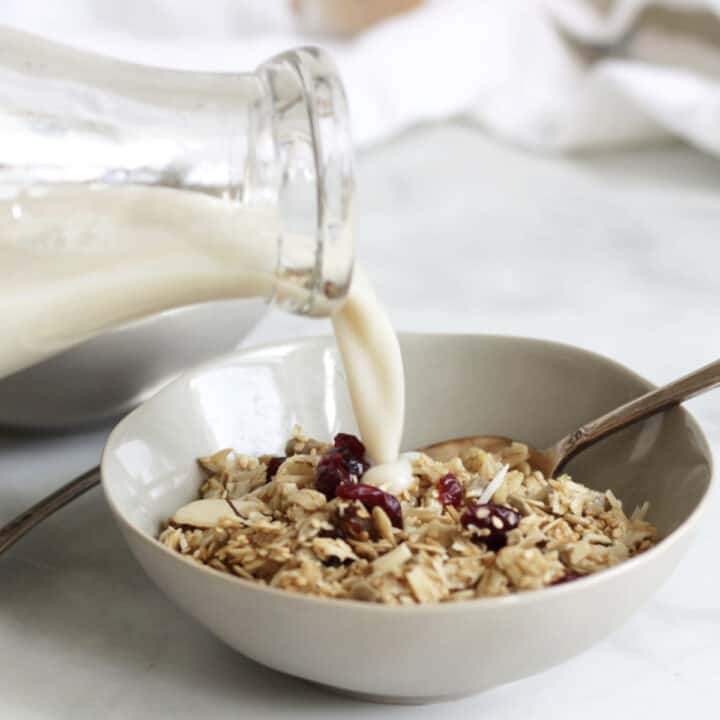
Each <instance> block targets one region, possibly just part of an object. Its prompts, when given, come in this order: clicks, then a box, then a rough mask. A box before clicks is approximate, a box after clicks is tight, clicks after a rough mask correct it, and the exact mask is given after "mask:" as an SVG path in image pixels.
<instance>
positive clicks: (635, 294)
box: [0, 125, 720, 720]
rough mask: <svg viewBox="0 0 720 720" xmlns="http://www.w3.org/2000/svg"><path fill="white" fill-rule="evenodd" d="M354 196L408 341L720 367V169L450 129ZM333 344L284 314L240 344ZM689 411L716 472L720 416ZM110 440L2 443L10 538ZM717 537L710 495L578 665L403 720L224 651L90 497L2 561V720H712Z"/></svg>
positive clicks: (715, 404) (688, 154) (404, 155)
mask: <svg viewBox="0 0 720 720" xmlns="http://www.w3.org/2000/svg"><path fill="white" fill-rule="evenodd" d="M358 177H359V212H358V223H359V239H358V244H359V248H360V250H359V253H360V256H361V258H362V260H363V261H364V263H365V264H366V266H367V267H368V269H369V272H370V275H371V277H373V278H374V280H375V282H376V284H377V286H378V289H379V292H380V294H381V295H382V296H383V297H384V298H385V299H386V301H387V304H388V306H389V308H390V311H391V314H392V316H393V319H394V321H395V322H396V324H397V326H398V327H399V328H401V329H407V330H445V331H466V332H493V333H504V334H518V335H532V336H536V337H547V338H551V339H556V340H562V341H567V342H571V343H575V344H578V345H581V346H584V347H586V348H589V349H591V350H595V351H598V352H601V353H605V354H607V355H611V356H612V357H615V358H617V359H618V360H620V361H621V362H623V363H625V364H627V365H629V366H630V367H632V368H633V369H634V370H636V371H638V372H640V373H641V374H643V375H645V376H647V377H648V378H650V379H651V380H653V381H655V382H658V383H661V382H664V381H668V380H670V379H672V378H674V377H676V376H679V375H681V374H683V373H684V372H686V371H689V370H691V369H694V368H697V367H699V366H701V365H703V364H704V363H707V362H709V361H711V360H713V359H715V358H718V357H720V332H719V331H718V328H717V321H718V317H719V313H718V310H720V276H719V272H720V270H719V269H720V243H718V242H717V228H719V227H720V202H718V191H720V161H718V160H712V159H709V158H706V157H703V156H701V155H699V154H698V153H696V152H694V151H692V150H689V149H687V148H685V147H682V146H671V147H662V148H661V147H658V148H654V149H645V150H638V151H635V152H633V153H626V154H621V153H618V154H606V155H604V156H603V157H602V158H594V159H593V158H573V159H562V158H545V157H538V156H532V155H528V154H525V153H523V152H521V151H519V150H516V149H512V148H508V147H504V146H502V145H500V144H497V143H493V142H491V141H489V140H488V139H487V138H485V137H483V136H482V135H481V134H479V133H478V132H477V131H475V130H472V129H470V128H466V127H463V126H462V125H446V126H440V127H435V128H426V129H418V130H416V131H413V132H411V133H408V134H406V135H405V136H403V137H402V138H399V139H397V140H396V141H394V142H393V143H391V144H389V145H385V146H383V147H379V148H376V149H375V150H373V151H371V152H369V153H367V154H365V155H363V156H362V157H361V158H360V159H359V163H358ZM327 330H328V327H327V325H326V323H325V322H324V321H310V320H306V319H302V318H293V317H289V316H284V315H282V314H280V313H278V312H273V313H271V314H270V315H269V316H268V317H267V318H266V320H265V321H264V322H263V323H262V324H261V326H260V327H259V328H258V329H257V330H256V331H255V332H254V333H253V335H252V336H251V338H249V339H248V341H247V342H249V343H257V342H262V341H267V340H272V339H276V338H283V337H288V336H292V335H299V334H316V333H318V332H324V331H327ZM689 408H690V409H691V411H693V412H694V413H695V414H696V415H697V417H698V418H699V420H700V422H701V423H702V425H703V426H704V428H705V430H706V432H707V434H708V436H709V438H710V440H711V442H712V444H713V446H714V449H715V451H716V452H719V451H720V394H718V393H715V394H711V395H707V396H705V397H702V398H698V399H696V400H694V401H692V402H691V403H689ZM107 432H108V428H99V429H95V430H93V431H90V432H84V433H80V434H75V435H65V436H61V435H44V436H30V435H19V434H7V433H6V434H2V433H0V523H2V522H4V521H6V520H9V519H10V518H11V517H12V516H14V515H15V514H16V513H17V512H19V511H20V510H22V509H24V508H25V507H27V506H28V505H30V504H32V503H33V502H34V501H35V500H37V499H39V498H40V497H41V496H43V495H44V494H46V493H47V492H49V491H50V490H52V489H54V488H55V487H57V486H58V485H60V484H61V483H62V482H64V481H66V480H67V479H69V478H70V477H71V476H73V475H74V474H76V473H79V472H80V471H83V470H84V469H86V468H87V467H89V466H91V465H93V464H95V463H96V462H97V461H98V458H99V453H100V449H101V447H102V445H103V441H104V438H105V436H106V434H107ZM718 520H720V499H719V498H718V496H717V493H716V494H715V496H714V497H713V498H712V501H711V509H710V514H709V517H708V518H707V520H706V522H705V523H704V525H703V527H702V529H701V532H700V534H699V536H698V538H697V541H696V542H695V544H694V546H693V547H692V550H691V551H690V553H689V554H688V555H687V557H686V558H685V560H684V561H683V563H682V564H681V566H680V568H679V569H678V570H677V572H676V573H675V574H674V576H673V577H672V578H671V579H670V580H669V581H668V582H667V583H666V584H665V585H664V586H663V588H662V589H661V591H660V592H659V593H658V594H657V595H656V596H655V597H654V598H653V599H652V600H651V602H650V603H648V604H647V605H646V606H645V607H644V608H643V609H642V610H640V611H639V612H638V613H637V614H636V615H635V616H634V617H633V618H632V619H631V620H630V621H629V622H628V623H627V624H626V625H625V626H624V627H623V628H622V629H621V630H619V631H618V632H616V633H615V634H613V635H612V636H611V637H610V638H608V639H607V640H606V641H605V642H603V643H601V644H600V645H597V646H596V647H594V648H593V649H591V650H590V651H588V652H586V653H585V654H583V655H582V656H580V657H578V658H576V659H574V660H572V661H570V662H568V663H566V664H564V665H562V666H560V667H558V668H555V669H553V670H550V671H548V672H545V673H543V674H541V675H537V676H535V677H532V678H530V679H527V680H523V681H521V682H519V683H516V684H514V685H510V686H506V687H502V688H499V689H496V690H493V691H490V692H487V693H485V694H482V695H478V696H475V697H471V698H468V699H465V700H461V701H457V702H455V703H452V704H451V705H434V706H425V707H420V708H413V707H391V706H377V705H369V704H363V703H361V702H358V701H354V700H349V699H347V698H344V697H342V696H339V695H334V694H332V693H330V692H328V691H325V690H322V689H319V688H317V687H315V686H312V685H310V684H307V683H305V682H302V681H299V680H295V679H293V678H289V677H285V676H283V675H280V674H278V673H275V672H273V671H270V670H267V669H265V668H262V667H260V666H259V665H256V664H254V663H253V662H251V661H249V660H246V659H244V658H242V657H240V656H239V655H236V654H235V653H234V652H233V651H231V650H230V649H228V648H226V647H225V646H224V645H222V644H221V643H220V642H219V641H218V640H216V639H215V638H214V637H212V636H211V635H209V634H208V633H207V632H206V631H204V630H203V629H202V628H200V627H198V626H196V625H195V624H194V623H193V622H192V621H191V620H190V619H189V618H188V617H186V616H185V615H184V614H183V613H181V612H180V611H179V610H178V609H176V608H175V607H174V606H173V605H171V604H170V603H169V602H168V601H167V600H166V599H165V597H164V596H162V595H161V594H160V592H159V591H158V590H157V589H156V588H155V587H154V586H153V585H152V584H151V583H150V581H149V580H148V579H147V578H146V577H145V576H144V574H143V573H142V571H141V570H140V567H139V566H138V565H137V563H136V562H135V561H134V559H133V558H132V557H131V556H130V553H129V551H128V550H127V548H126V546H125V544H124V542H123V540H122V539H121V537H120V534H119V532H118V531H117V530H116V528H115V526H114V523H113V522H112V520H111V518H110V513H109V511H108V509H107V508H106V507H105V503H104V501H103V499H102V498H101V496H100V494H99V493H98V492H97V491H93V492H91V493H90V494H88V495H86V496H85V497H83V498H81V499H80V500H79V501H77V502H76V503H75V504H73V505H71V506H69V507H68V508H66V509H65V510H63V511H62V512H61V513H59V514H58V515H56V516H55V517H53V518H52V519H50V520H49V521H48V522H47V523H46V524H45V525H43V526H42V527H40V528H39V529H38V530H36V531H35V532H34V533H32V534H31V535H30V536H28V537H27V538H25V539H24V540H23V541H22V542H20V543H19V544H18V545H16V546H15V547H14V548H13V549H12V550H11V551H10V552H9V553H8V554H7V555H5V556H3V557H0V588H1V590H0V647H1V648H2V652H3V661H2V672H0V718H3V719H4V718H8V719H13V720H24V719H26V718H38V719H39V718H72V719H73V720H85V719H87V720H90V719H92V720H95V719H96V718H98V717H102V718H104V720H114V719H116V718H117V719H118V720H119V719H122V720H129V719H132V718H155V717H173V718H175V719H176V720H182V719H183V718H193V719H196V718H198V717H212V718H238V717H241V718H242V717H256V716H260V715H263V716H265V717H272V718H285V717H287V718H290V717H292V718H305V717H307V718H313V720H319V719H320V718H337V717H339V716H340V715H341V714H342V715H343V717H346V718H393V719H394V718H409V717H418V718H428V719H431V718H440V717H447V716H448V715H449V716H451V717H453V718H477V717H484V718H493V719H498V720H503V719H504V718H517V717H526V718H553V719H554V720H563V719H564V718H568V719H569V718H583V719H584V720H595V719H597V720H600V719H601V718H602V719H603V720H605V718H607V717H617V718H629V717H634V716H636V715H638V716H643V717H654V718H659V719H664V718H668V719H670V718H673V719H674V718H677V717H692V716H697V715H699V714H700V713H703V715H706V714H707V709H708V708H710V707H713V706H715V707H717V705H718V704H720V686H719V685H718V683H717V668H718V667H720V576H719V575H718V573H717V555H716V548H717V547H718V546H720V522H718ZM478 641H481V640H480V639H478ZM348 652H349V653H351V652H352V649H351V648H349V649H348ZM489 661H491V659H489Z"/></svg>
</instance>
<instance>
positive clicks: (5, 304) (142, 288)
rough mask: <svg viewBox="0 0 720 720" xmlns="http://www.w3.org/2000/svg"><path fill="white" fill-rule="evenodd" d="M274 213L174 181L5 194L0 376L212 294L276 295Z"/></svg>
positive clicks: (0, 232)
mask: <svg viewBox="0 0 720 720" xmlns="http://www.w3.org/2000/svg"><path fill="white" fill-rule="evenodd" d="M277 235H278V225H277V222H276V219H275V216H274V215H273V214H272V213H270V212H263V211H260V210H255V209H253V210H248V209H247V208H240V207H238V206H237V205H233V204H231V203H228V202H225V201H223V200H220V199H215V198H212V197H209V196H205V195H200V194H195V193H187V192H181V191H176V190H168V189H161V188H157V189H145V188H143V189H140V188H126V189H100V190H89V189H88V188H78V189H77V190H76V189H73V188H71V187H67V188H61V189H53V190H52V191H51V192H50V193H47V194H45V195H40V196H37V197H27V196H25V197H23V198H21V199H20V200H14V201H3V202H1V203H0V269H1V270H0V282H1V283H2V286H1V287H0V328H2V339H3V342H2V343H0V377H2V376H4V375H8V374H10V373H12V372H14V371H15V370H19V369H21V368H23V367H26V366H28V365H31V364H33V363H36V362H38V361H40V360H42V359H44V358H46V357H48V356H50V355H53V354H54V353H57V352H60V351H61V350H64V349H66V348H68V347H71V346H72V345H74V344H76V343H78V342H81V341H82V340H83V339H85V338H87V337H88V336H90V335H92V334H94V333H96V332H98V331H100V330H103V329H105V328H109V327H112V326H114V325H117V324H119V323H122V322H126V321H128V320H133V319H135V318H141V317H144V316H147V315H150V314H152V313H154V312H157V311H159V310H164V309H168V308H173V307H179V306H181V305H187V304H191V303H194V302H200V301H203V300H213V299H220V298H232V297H255V296H268V295H269V294H270V292H271V289H272V285H273V274H274V270H275V267H274V265H275V262H276V253H275V243H276V238H277Z"/></svg>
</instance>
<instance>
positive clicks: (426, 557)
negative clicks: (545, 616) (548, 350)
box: [159, 428, 656, 605]
mask: <svg viewBox="0 0 720 720" xmlns="http://www.w3.org/2000/svg"><path fill="white" fill-rule="evenodd" d="M331 447H332V446H331V445H329V444H327V443H322V442H318V441H317V440H313V439H311V438H308V437H306V436H305V435H303V433H302V431H301V430H300V428H296V429H295V431H294V433H293V437H292V438H291V439H290V440H289V441H288V443H287V446H286V449H285V451H286V456H285V457H273V456H260V457H258V458H256V457H252V456H249V455H242V454H240V453H238V452H236V451H234V450H231V449H224V450H220V451H219V452H216V453H213V454H212V455H209V456H206V457H202V458H200V459H199V460H198V463H199V465H200V467H201V468H202V469H203V471H204V472H205V474H206V479H205V481H204V482H203V483H202V485H201V487H200V493H199V495H200V499H198V500H196V501H194V502H192V503H189V504H188V505H186V506H184V507H182V508H180V509H179V510H178V511H177V512H176V513H175V515H174V516H173V517H172V518H171V519H170V520H169V521H168V523H167V524H166V526H165V527H164V529H163V530H162V532H161V533H160V536H159V540H160V542H162V543H163V544H164V545H166V546H167V547H168V548H169V549H170V550H172V551H173V552H177V553H179V554H181V555H182V556H184V557H186V558H187V559H188V560H190V561H192V562H195V563H200V564H204V565H207V566H208V567H211V568H213V569H215V570H217V571H218V572H223V573H228V574H231V575H234V576H236V577H238V578H241V579H243V580H245V581H248V582H253V583H259V584H263V585H269V586H272V587H276V588H281V589H284V590H289V591H292V592H298V593H304V594H309V595H316V596H323V597H331V598H348V599H353V600H361V601H363V602H376V603H385V604H390V605H414V604H425V603H438V602H458V601H461V600H468V599H472V598H476V597H496V596H502V595H507V594H510V593H514V592H523V591H529V590H537V589H540V588H543V587H547V586H549V585H553V584H555V583H557V582H560V581H565V580H569V579H574V578H576V577H578V576H582V575H585V574H589V573H593V572H597V571H599V570H603V569H605V568H608V567H611V566H613V565H616V564H617V563H619V562H623V561H625V560H627V559H628V558H631V557H633V556H635V555H637V554H639V553H641V552H644V551H645V550H647V549H648V548H650V547H652V545H653V544H654V543H655V542H656V531H655V528H654V527H653V526H652V525H651V524H650V523H649V522H648V521H647V520H646V514H647V511H648V506H647V503H645V504H643V505H641V506H640V507H638V508H637V509H635V511H634V512H632V513H631V514H630V515H629V516H628V515H626V514H625V512H624V510H623V507H622V503H621V502H620V500H618V498H617V497H616V496H615V495H614V494H613V493H612V492H611V491H610V490H608V491H607V492H605V493H601V492H597V491H595V490H591V489H590V488H587V487H585V486H583V485H581V484H579V483H577V482H574V481H573V480H572V479H571V478H570V477H569V476H567V475H561V476H559V477H557V478H545V477H544V476H543V474H542V473H541V472H540V471H538V470H534V469H533V468H532V467H531V466H530V465H529V458H530V455H529V450H528V448H527V446H525V445H523V444H521V443H513V444H512V445H511V446H510V447H507V448H503V449H500V450H499V452H497V453H493V452H489V451H487V450H482V449H480V448H470V449H466V450H464V451H463V453H462V455H461V456H460V457H455V458H452V459H450V460H449V461H448V462H438V461H436V460H433V459H431V458H429V457H428V456H426V455H424V454H422V453H414V454H413V455H412V458H411V461H412V464H413V475H414V478H415V482H414V483H413V485H412V486H411V487H410V488H409V489H408V490H407V491H405V492H403V493H402V494H401V495H400V496H399V497H398V498H397V500H399V502H400V507H401V509H402V522H401V523H399V524H398V523H397V522H396V521H397V516H394V517H395V519H394V520H392V519H391V517H390V516H389V514H388V512H390V511H388V512H386V511H385V509H383V507H391V506H388V505H385V506H381V504H380V505H374V506H371V507H365V506H364V505H363V504H362V503H361V502H360V501H359V500H348V499H344V498H343V497H332V495H331V496H329V497H328V496H326V495H325V494H324V493H323V492H320V491H319V490H318V488H317V487H316V478H317V472H318V463H319V462H320V460H321V459H322V457H323V455H324V454H325V453H328V451H330V449H331ZM278 463H279V465H278ZM270 468H272V469H270ZM448 474H452V475H454V476H455V477H456V478H457V480H458V482H459V483H460V484H461V486H462V489H463V496H464V497H463V503H462V505H461V506H459V507H453V505H452V504H447V505H443V501H444V502H448V501H447V500H446V499H444V497H443V496H442V495H440V494H439V492H438V485H439V483H440V481H441V479H442V478H446V476H447V475H448ZM348 481H349V482H352V481H354V479H351V480H348ZM360 482H362V478H360ZM333 494H334V493H333ZM480 501H482V502H480ZM468 506H471V507H472V508H473V511H472V512H473V513H474V516H473V517H474V518H475V519H473V518H472V517H471V518H470V520H467V518H465V514H466V513H467V512H468V510H467V507H468ZM396 507H397V505H396ZM488 508H489V509H492V513H491V512H490V510H489V509H488ZM502 508H506V510H504V511H503V510H502ZM510 509H512V510H514V511H515V515H514V519H513V522H512V523H511V524H510V525H508V526H507V527H504V526H503V523H500V522H497V521H496V522H495V524H492V520H493V518H494V517H495V515H497V513H502V512H504V513H505V516H508V513H509V515H512V513H510V512H509V511H510ZM481 516H482V517H481ZM463 518H465V522H466V523H468V522H469V523H473V522H474V523H476V525H477V526H473V525H472V524H469V525H464V524H463V522H464V521H463ZM484 523H485V529H483V528H481V527H479V526H481V525H483V524H484ZM394 525H395V526H394ZM400 525H401V526H402V527H400ZM498 533H499V536H498ZM498 537H499V538H500V542H498ZM491 546H494V547H495V550H492V549H490V547H491Z"/></svg>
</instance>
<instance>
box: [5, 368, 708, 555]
mask: <svg viewBox="0 0 720 720" xmlns="http://www.w3.org/2000/svg"><path fill="white" fill-rule="evenodd" d="M718 385H720V360H716V361H715V362H713V363H710V364H709V365H706V366H705V367H703V368H700V370H696V371H695V372H693V373H690V374H689V375H685V377H682V378H680V379H679V380H675V381H674V382H671V383H669V384H668V385H665V386H663V387H661V388H658V389H657V390H651V391H650V392H648V393H646V394H645V395H641V396H640V397H639V398H635V400H630V402H627V403H625V404H624V405H621V406H620V407H618V408H615V409H614V410H611V411H610V412H608V413H605V414H604V415H601V416H600V417H599V418H596V419H595V420H591V421H590V422H588V423H585V424H584V425H582V426H581V427H579V428H578V429H577V430H575V431H574V432H572V433H570V434H569V435H566V436H565V437H563V438H561V439H560V440H558V441H557V442H556V443H555V444H554V445H552V446H550V447H549V448H547V449H545V450H536V449H535V448H532V447H531V448H530V465H531V466H532V467H534V468H536V469H538V470H541V471H542V472H543V474H544V475H545V476H546V477H552V476H553V475H554V474H555V473H557V472H558V471H559V470H561V469H562V467H563V466H564V465H565V463H567V462H568V460H570V458H572V457H574V456H575V455H577V454H578V453H579V452H581V451H582V450H584V449H585V448H587V447H590V445H593V444H594V443H596V442H597V441H598V440H601V439H602V438H605V437H607V436H608V435H611V434H612V433H614V432H617V431H618V430H621V429H622V428H625V427H627V426H628V425H632V424H633V423H636V422H638V421H639V420H644V419H645V418H647V417H650V416H651V415H655V414H656V413H659V412H662V411H664V410H667V409H669V408H671V407H674V406H675V405H677V404H678V403H681V402H683V400H688V399H689V398H691V397H695V396H696V395H699V394H700V393H703V392H706V391H707V390H711V389H712V388H714V387H717V386H718ZM511 442H512V440H511V439H510V438H507V437H502V436H500V435H471V436H468V437H464V438H458V439H454V440H445V441H443V442H439V443H434V444H432V445H428V446H427V447H425V448H423V449H422V451H423V452H424V453H426V454H428V455H430V456H431V457H433V458H435V459H436V460H441V461H442V460H449V459H450V458H453V457H455V456H457V455H458V454H459V453H460V452H462V450H464V449H465V448H468V447H480V448H483V449H485V450H489V451H492V452H497V451H498V450H500V449H502V448H503V447H505V446H506V445H509V444H510V443H511ZM99 483H100V468H99V467H95V468H92V469H91V470H88V471H87V472H86V473H83V474H82V475H80V476H79V477H77V478H75V479H74V480H72V481H71V482H69V483H67V485H63V486H62V487H61V488H59V489H58V490H56V491H55V492H54V493H52V494H51V495H48V496H47V497H46V498H43V499H42V500H40V502H38V503H36V504H35V505H33V506H32V507H31V508H29V509H28V510H26V511H25V512H23V513H21V514H20V515H18V516H17V517H16V518H14V519H13V520H11V521H10V522H9V523H8V524H7V525H5V526H4V527H3V528H0V554H1V553H3V552H5V550H7V549H8V548H9V547H11V546H12V545H13V544H14V543H16V542H17V541H18V540H19V539H20V538H21V537H22V536H23V535H25V534H26V533H28V532H30V530H32V529H33V528H34V527H35V526H36V525H37V524H38V523H40V522H42V521H43V520H45V518H47V517H49V516H50V515H52V514H53V513H54V512H55V511H56V510H59V509H60V508H61V507H63V506H65V505H67V504H68V503H69V502H72V501H73V500H74V499H75V498H77V497H79V496H80V495H82V494H83V493H85V492H87V491H88V490H90V489H91V488H93V487H95V486H96V485H98V484H99Z"/></svg>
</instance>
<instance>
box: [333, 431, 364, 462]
mask: <svg viewBox="0 0 720 720" xmlns="http://www.w3.org/2000/svg"><path fill="white" fill-rule="evenodd" d="M335 447H336V448H337V449H338V450H342V451H343V452H345V453H346V454H347V455H348V456H349V457H352V458H355V459H356V460H362V459H363V458H364V457H365V446H364V445H363V444H362V443H361V442H360V440H359V439H358V438H356V437H355V436H354V435H350V434H349V433H338V434H337V435H336V436H335Z"/></svg>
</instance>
